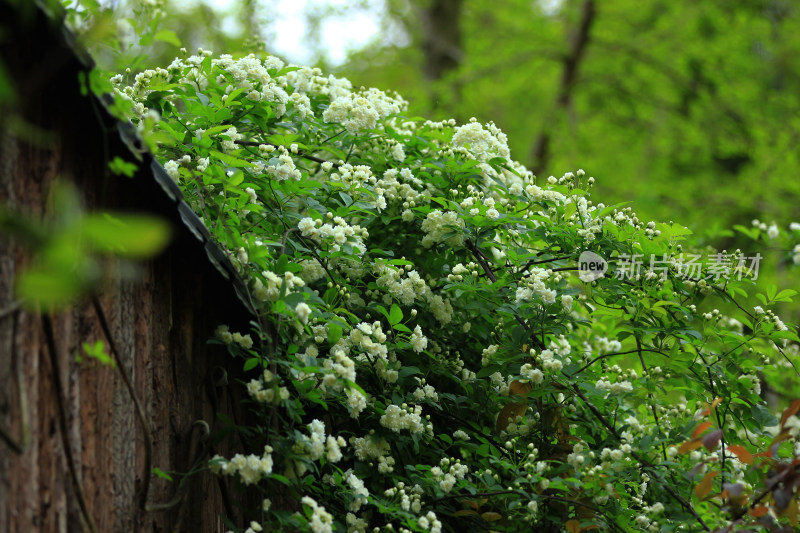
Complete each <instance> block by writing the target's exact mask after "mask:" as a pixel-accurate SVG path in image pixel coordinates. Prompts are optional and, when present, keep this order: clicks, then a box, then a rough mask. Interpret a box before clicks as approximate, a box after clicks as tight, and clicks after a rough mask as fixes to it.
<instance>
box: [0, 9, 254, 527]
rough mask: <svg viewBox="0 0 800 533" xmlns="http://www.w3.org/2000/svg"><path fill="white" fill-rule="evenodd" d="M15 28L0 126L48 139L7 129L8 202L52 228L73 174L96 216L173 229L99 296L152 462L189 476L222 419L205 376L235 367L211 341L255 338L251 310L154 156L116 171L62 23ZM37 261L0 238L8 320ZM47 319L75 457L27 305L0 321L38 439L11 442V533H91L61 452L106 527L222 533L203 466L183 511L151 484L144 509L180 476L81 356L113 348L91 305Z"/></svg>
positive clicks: (154, 493) (6, 384) (5, 475)
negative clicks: (205, 429)
mask: <svg viewBox="0 0 800 533" xmlns="http://www.w3.org/2000/svg"><path fill="white" fill-rule="evenodd" d="M8 9H10V8H9V7H8V6H7V5H6V4H4V3H3V4H1V5H0V21H7V20H12V18H11V17H13V13H9V12H8ZM0 24H2V23H0ZM9 28H10V29H9ZM9 28H4V29H9V31H10V32H11V35H10V37H9V38H7V39H5V40H4V41H3V43H2V44H0V58H2V60H3V62H4V63H5V66H6V68H7V69H8V71H9V72H10V73H11V77H12V78H13V79H14V81H15V83H16V84H17V89H18V93H19V95H20V97H21V98H20V102H19V105H18V106H17V107H15V108H14V109H11V110H10V109H6V110H4V111H0V113H2V114H0V126H2V125H3V124H8V123H9V122H10V121H11V119H12V118H13V119H15V120H16V119H19V118H22V119H24V120H25V121H26V122H28V123H30V124H32V125H35V126H36V128H37V130H42V131H44V132H47V135H46V137H43V138H42V139H41V140H45V141H46V142H37V141H36V139H27V140H26V139H21V138H15V137H14V136H13V135H12V134H11V133H9V131H8V130H6V129H5V128H3V127H0V205H3V206H5V207H7V208H11V209H15V210H18V211H19V212H23V213H26V214H27V215H28V216H35V217H45V218H46V217H47V216H48V215H49V214H50V213H51V209H50V207H49V206H48V202H47V198H48V193H49V191H50V188H51V187H52V185H53V183H55V182H56V180H67V181H70V182H72V183H73V184H75V186H76V188H77V189H78V190H79V191H80V196H81V199H82V201H83V207H84V209H86V210H102V209H114V210H135V211H144V212H149V213H154V214H158V215H160V216H162V217H164V218H166V219H167V220H169V221H170V222H171V223H172V224H173V227H174V229H175V238H174V240H173V242H172V244H171V245H170V247H169V249H168V250H167V251H166V252H165V253H163V254H161V255H160V256H159V257H156V258H154V259H153V260H151V261H149V262H146V263H142V264H139V265H138V268H137V269H136V271H135V274H134V275H131V274H130V269H128V268H126V269H125V273H126V274H125V275H124V276H122V275H120V273H121V272H122V269H121V268H120V265H118V264H115V263H113V262H112V263H109V265H108V275H107V276H106V279H105V281H104V282H103V283H102V284H101V286H100V287H99V288H98V290H97V298H98V300H99V302H100V307H101V308H102V311H103V314H104V315H105V318H106V319H107V321H108V324H109V327H110V330H111V333H112V336H113V338H114V342H115V344H116V345H117V347H118V351H119V355H120V358H121V361H122V367H123V368H124V371H125V372H127V374H128V376H130V379H131V381H132V384H133V388H134V390H135V394H136V396H137V397H138V398H139V400H140V402H141V404H142V406H143V408H144V411H145V414H146V417H147V419H148V421H149V424H150V426H151V439H152V457H151V460H152V466H153V467H157V468H159V469H161V470H163V471H166V472H186V471H187V470H188V469H189V468H191V466H192V464H191V463H190V461H191V460H192V458H191V450H192V449H193V442H192V441H193V438H192V435H193V434H194V435H197V431H194V433H193V423H194V422H195V421H196V420H205V421H206V422H207V423H208V424H210V425H213V423H214V419H215V412H214V407H213V402H212V400H211V397H210V396H209V394H208V391H209V390H210V389H209V376H210V374H211V372H212V369H214V368H215V367H218V366H222V367H227V366H230V364H231V361H230V359H229V356H228V355H227V353H225V352H224V351H223V350H220V349H219V347H215V346H213V345H208V344H207V342H206V341H207V340H208V338H210V337H211V335H212V334H213V331H214V329H215V328H216V326H217V325H218V324H219V323H221V322H225V323H228V324H231V325H232V326H234V327H236V328H239V329H246V328H247V324H248V321H249V320H250V316H249V315H248V313H247V311H246V310H245V309H244V308H243V306H242V305H241V303H240V302H239V300H238V299H237V298H236V295H235V293H234V290H233V288H232V286H231V285H230V283H229V282H228V281H226V280H225V279H224V278H223V277H222V276H221V275H220V274H219V272H218V271H217V270H216V269H215V268H214V267H213V266H212V265H211V264H210V262H209V261H208V258H207V256H206V254H205V251H204V250H203V247H202V243H200V242H199V241H198V240H197V239H196V238H195V237H194V236H193V235H192V234H191V233H190V232H189V231H187V230H186V228H185V227H184V226H183V224H182V223H181V221H180V218H179V216H178V214H177V211H176V208H175V204H174V202H171V201H170V200H169V199H168V198H166V197H165V195H164V193H163V191H162V190H161V189H160V188H159V187H158V185H157V184H156V183H155V182H154V181H153V179H152V175H151V174H149V167H148V164H149V162H148V161H145V164H143V165H142V168H141V169H140V171H139V172H138V173H137V174H136V175H135V176H134V178H132V179H129V178H124V177H119V176H113V175H108V172H107V163H108V161H109V160H110V159H113V157H114V156H115V155H122V156H123V157H129V152H128V151H127V148H126V146H125V145H124V144H123V143H122V141H121V140H120V138H119V136H118V135H116V130H114V129H113V125H114V123H113V121H111V120H110V119H109V118H108V117H107V116H104V115H103V114H102V113H100V112H98V109H97V105H96V102H94V103H93V102H92V100H91V99H90V98H89V97H86V96H82V95H81V94H80V87H79V84H78V77H77V73H78V72H79V71H80V70H81V69H83V68H84V67H82V65H81V64H80V63H79V62H78V61H77V60H76V59H75V57H74V55H73V54H72V52H71V50H69V49H67V48H65V46H64V43H63V42H62V41H61V40H60V32H59V30H58V28H52V27H51V26H50V25H49V24H48V23H47V22H46V21H44V19H43V18H42V16H41V14H39V15H38V18H37V17H34V18H33V20H32V21H31V22H30V23H29V25H28V26H25V25H24V24H22V23H19V24H14V25H12V26H11V27H9ZM31 259H32V258H31V255H30V252H29V251H28V250H26V249H25V248H24V247H23V246H22V245H21V243H19V242H15V241H13V240H9V239H8V238H6V237H2V236H0V312H1V311H2V310H3V309H5V308H6V307H9V306H12V305H13V304H14V302H15V295H14V283H15V280H16V279H17V276H18V274H19V273H20V272H22V271H24V269H25V268H26V267H27V266H29V264H30V262H31ZM52 322H53V330H54V337H55V344H56V351H57V354H56V355H57V361H58V366H59V368H60V375H59V378H60V380H61V383H62V385H63V388H64V393H65V404H64V406H65V408H66V412H67V424H68V430H67V436H68V439H67V440H68V442H69V446H68V447H67V448H65V447H64V446H63V445H62V436H61V434H60V429H59V423H58V403H57V402H58V398H57V394H56V390H55V386H54V382H53V379H52V371H51V369H52V366H51V362H50V353H49V351H48V347H47V343H46V342H45V335H44V330H43V321H42V319H41V317H40V316H39V315H38V314H37V313H34V312H31V311H27V310H16V311H11V312H8V313H3V314H0V424H1V425H2V426H3V428H5V429H7V431H8V434H9V435H11V436H12V437H14V438H16V439H19V438H20V436H21V435H22V434H23V427H22V426H23V425H24V424H22V421H23V418H24V417H23V416H22V414H21V413H22V411H21V408H22V405H21V402H20V398H21V397H24V399H25V400H26V401H27V405H28V407H29V409H28V413H29V415H30V416H29V418H30V428H29V429H30V442H29V443H28V445H27V446H26V447H25V448H24V450H22V453H17V451H15V450H14V449H12V447H10V446H9V445H8V444H7V443H6V442H4V441H0V531H1V532H3V533H6V532H8V533H17V532H20V533H23V532H24V533H28V532H70V533H71V532H75V531H82V530H87V529H86V524H85V523H84V519H83V517H82V513H81V511H80V508H79V505H78V501H77V499H76V494H75V490H74V488H73V482H72V480H71V478H70V474H69V471H68V468H67V461H66V457H67V455H66V454H71V456H72V458H73V459H74V461H75V464H76V466H77V473H78V482H79V485H80V487H81V492H82V493H83V495H84V497H85V499H86V502H87V506H88V509H89V511H90V513H91V515H92V517H93V519H94V522H95V524H96V526H97V530H98V531H100V532H111V531H113V532H130V531H148V532H149V531H152V532H169V531H173V530H175V529H176V528H177V529H178V530H180V531H192V532H206V531H208V532H218V531H219V532H221V531H226V530H227V528H225V527H223V525H222V524H221V522H220V521H219V518H218V516H219V514H220V513H224V507H223V501H222V497H221V494H220V485H219V480H218V479H217V478H216V477H215V476H213V475H211V474H209V473H208V472H205V473H201V474H197V475H195V476H193V477H192V478H191V480H190V483H189V489H188V490H187V491H186V497H185V498H184V499H183V500H182V501H181V503H180V504H178V505H176V506H174V507H172V508H170V509H168V510H165V511H156V512H149V511H147V510H145V509H142V508H141V506H140V505H139V502H138V500H137V492H138V491H139V490H141V487H142V486H143V483H144V480H145V478H146V477H150V481H151V483H150V489H149V492H148V504H163V503H166V502H168V501H170V500H171V499H172V498H173V496H174V495H175V493H176V490H177V486H178V482H179V481H180V476H175V477H174V479H175V482H172V483H171V482H169V481H167V480H163V479H160V478H157V477H155V476H152V474H151V472H147V471H145V451H144V450H145V436H144V432H143V429H142V425H141V423H140V422H139V421H138V419H137V417H136V415H135V410H134V404H133V402H132V399H131V396H130V393H129V391H128V390H127V389H126V388H125V386H124V384H123V381H122V377H121V374H120V372H119V370H115V369H114V368H112V367H110V366H103V365H101V364H100V363H99V362H97V361H95V360H89V359H86V358H85V359H84V360H83V361H82V362H78V361H77V360H76V355H78V354H80V353H81V350H82V348H81V346H82V343H84V342H88V343H94V342H95V341H98V340H102V341H106V338H105V335H104V332H103V330H102V328H101V326H100V321H99V318H98V316H97V313H96V312H95V310H94V308H93V306H92V305H91V303H90V302H89V301H88V300H87V301H83V302H80V303H78V304H75V305H74V306H73V307H71V308H70V309H67V310H64V311H62V312H59V313H56V314H54V315H53V317H52ZM106 345H108V342H106ZM17 365H18V366H17ZM17 369H19V372H17ZM18 374H19V376H18ZM19 378H21V379H19ZM230 382H231V383H233V382H234V379H233V378H231V379H230ZM21 387H22V389H24V390H22V392H24V394H23V395H22V396H21ZM237 405H238V402H230V401H229V402H225V403H224V404H223V407H224V409H227V414H228V416H230V417H234V413H233V410H234V409H236V408H237V407H236V406H237ZM236 416H238V417H240V416H241V415H239V414H237V415H236ZM194 440H196V439H194ZM235 445H236V444H235V443H223V444H221V445H220V449H219V450H218V451H220V452H221V453H227V452H233V451H234V448H235ZM232 447H233V448H232ZM233 519H234V520H237V521H241V520H242V519H241V517H237V516H234V517H233Z"/></svg>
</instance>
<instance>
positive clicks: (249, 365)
mask: <svg viewBox="0 0 800 533" xmlns="http://www.w3.org/2000/svg"><path fill="white" fill-rule="evenodd" d="M259 362H260V360H259V358H258V357H251V358H250V359H248V360H247V361H245V362H244V367H243V370H244V371H245V372H249V371H251V370H253V369H254V368H255V367H257V366H258V364H259Z"/></svg>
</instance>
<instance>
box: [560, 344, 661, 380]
mask: <svg viewBox="0 0 800 533" xmlns="http://www.w3.org/2000/svg"><path fill="white" fill-rule="evenodd" d="M639 350H641V351H643V352H652V353H657V354H660V355H663V356H664V357H668V356H667V354H665V353H664V352H660V351H658V350H651V349H649V348H639V349H636V350H628V351H627V352H611V353H605V354H603V355H598V356H597V357H595V358H594V359H592V360H591V361H589V362H588V363H586V364H585V365H583V366H582V367H581V368H579V369H578V370H576V371H575V372H573V373H572V374H570V375H569V377H570V378H574V377H575V376H577V375H578V374H580V373H581V372H583V371H584V370H586V369H587V368H589V367H590V366H592V365H593V364H595V363H596V362H597V361H600V360H601V359H605V358H607V357H611V356H614V355H628V354H632V353H637V352H639Z"/></svg>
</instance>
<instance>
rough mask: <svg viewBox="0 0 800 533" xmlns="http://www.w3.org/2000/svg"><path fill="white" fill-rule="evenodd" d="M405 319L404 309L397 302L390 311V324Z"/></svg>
mask: <svg viewBox="0 0 800 533" xmlns="http://www.w3.org/2000/svg"><path fill="white" fill-rule="evenodd" d="M401 320H403V310H402V309H400V306H398V305H397V304H392V309H391V311H389V324H391V325H393V326H394V325H395V324H398V323H400V321H401Z"/></svg>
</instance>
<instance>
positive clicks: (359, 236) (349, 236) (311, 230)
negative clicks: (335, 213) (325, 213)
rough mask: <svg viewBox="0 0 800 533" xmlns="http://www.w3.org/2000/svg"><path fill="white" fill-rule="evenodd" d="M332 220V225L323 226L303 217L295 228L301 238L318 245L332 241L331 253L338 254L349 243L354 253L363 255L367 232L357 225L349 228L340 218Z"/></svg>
mask: <svg viewBox="0 0 800 533" xmlns="http://www.w3.org/2000/svg"><path fill="white" fill-rule="evenodd" d="M332 219H333V220H332V222H333V224H330V223H325V224H323V223H322V220H320V219H317V220H314V219H313V218H310V217H305V218H303V219H302V220H300V222H299V223H298V224H297V227H298V229H299V230H300V232H301V234H302V235H303V237H309V238H311V239H313V240H314V241H315V242H316V243H318V244H321V243H322V242H323V241H327V240H330V241H333V244H331V247H330V250H331V251H332V252H338V251H339V250H341V249H342V246H343V245H344V244H346V243H349V244H350V245H351V246H352V247H353V249H354V250H353V251H354V252H356V253H357V254H358V255H364V252H366V251H367V247H366V246H365V245H364V239H366V238H368V237H369V233H368V232H367V230H366V229H365V228H362V227H361V226H359V225H357V224H356V225H353V226H351V225H350V224H348V223H347V222H346V221H345V220H344V219H343V218H342V217H332Z"/></svg>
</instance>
